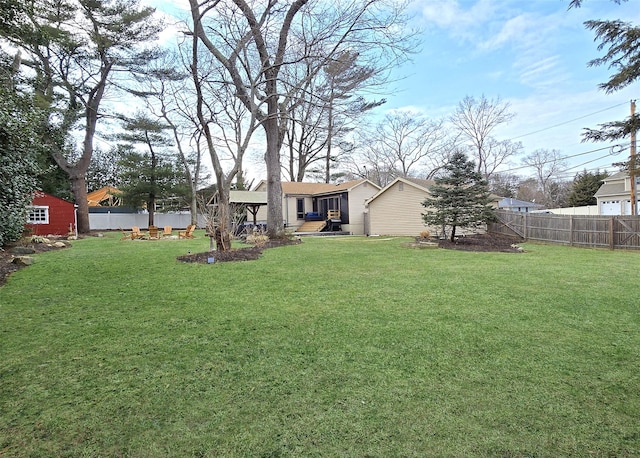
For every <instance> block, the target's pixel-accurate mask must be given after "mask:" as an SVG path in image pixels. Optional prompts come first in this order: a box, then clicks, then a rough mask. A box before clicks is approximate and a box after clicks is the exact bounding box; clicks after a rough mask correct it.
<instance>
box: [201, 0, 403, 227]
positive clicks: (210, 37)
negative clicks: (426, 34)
mask: <svg viewBox="0 0 640 458" xmlns="http://www.w3.org/2000/svg"><path fill="white" fill-rule="evenodd" d="M189 4H190V6H191V19H192V22H193V23H192V26H193V31H192V34H193V36H194V37H195V38H196V39H197V41H199V42H201V43H202V44H203V45H204V47H205V48H206V49H207V50H208V52H209V53H210V54H211V55H212V56H213V57H214V58H215V59H216V60H217V61H218V63H219V64H220V65H221V66H222V68H224V70H225V78H224V81H222V83H228V84H231V85H233V88H234V94H235V96H236V97H238V99H239V100H240V101H241V102H242V103H243V104H244V106H245V107H246V108H247V110H248V111H249V112H250V113H251V114H252V115H254V116H255V117H256V119H257V120H258V122H259V123H260V125H261V126H262V127H263V128H264V132H265V137H266V151H265V164H266V171H267V179H266V181H267V196H268V205H267V230H268V233H269V235H270V236H272V237H273V236H279V235H280V234H281V233H282V231H283V229H284V228H283V217H282V186H281V178H280V174H281V160H280V149H281V146H282V144H283V140H284V136H285V132H286V129H287V126H288V123H289V122H290V118H291V117H290V113H291V110H292V109H293V108H295V106H296V103H297V101H298V100H302V98H301V94H300V91H301V88H303V87H305V85H306V83H307V82H308V81H309V80H310V79H313V78H315V77H316V76H317V75H318V74H319V73H320V72H321V71H322V70H323V69H324V68H325V67H326V65H327V64H328V63H330V62H331V61H332V59H334V58H335V57H336V56H339V55H341V54H342V53H343V52H345V51H347V50H354V49H355V50H356V51H358V52H360V53H361V55H362V56H363V57H362V59H363V61H365V62H373V61H374V57H375V58H376V59H377V61H378V62H385V63H386V64H385V68H390V65H389V63H396V62H398V61H401V60H402V59H404V58H405V56H406V54H407V52H408V51H409V49H410V47H411V45H412V44H411V43H408V41H407V36H408V35H409V32H408V29H407V28H406V27H403V26H404V24H405V18H404V17H403V15H402V10H403V8H404V5H398V4H396V3H395V2H389V1H387V0H356V1H351V2H347V3H326V2H309V1H308V0H295V1H292V2H290V3H287V4H281V3H279V2H277V1H274V0H270V1H266V2H248V1H245V0H232V1H228V2H223V1H220V0H209V1H207V0H205V1H204V2H202V3H200V2H198V0H189ZM196 55H197V54H196ZM365 57H368V58H366V59H365ZM302 62H304V63H306V64H308V65H307V69H308V71H306V72H300V73H296V72H286V71H285V70H284V69H286V68H289V67H291V66H297V65H300V63H302ZM285 74H286V75H285ZM283 75H285V76H291V75H297V76H296V78H294V79H288V78H284V77H283Z"/></svg>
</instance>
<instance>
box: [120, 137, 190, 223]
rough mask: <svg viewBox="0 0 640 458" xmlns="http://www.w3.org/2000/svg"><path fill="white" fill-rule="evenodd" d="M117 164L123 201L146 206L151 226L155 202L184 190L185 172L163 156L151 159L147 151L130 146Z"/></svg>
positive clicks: (140, 206)
mask: <svg viewBox="0 0 640 458" xmlns="http://www.w3.org/2000/svg"><path fill="white" fill-rule="evenodd" d="M118 166H119V168H120V170H121V172H120V188H119V189H120V191H122V201H123V203H124V204H125V205H127V206H130V207H134V208H145V207H146V208H147V210H148V211H149V225H154V211H155V206H156V201H158V200H161V199H168V198H172V197H174V196H175V195H176V194H178V193H180V192H181V191H182V192H184V171H183V170H181V169H180V167H178V166H177V164H174V163H172V162H170V161H168V160H166V159H165V158H164V157H162V156H156V157H155V158H152V156H151V154H149V153H140V152H138V151H135V150H134V149H133V148H131V149H130V150H129V151H128V152H127V153H125V154H124V155H123V157H122V159H120V161H119V162H118ZM185 200H186V199H185Z"/></svg>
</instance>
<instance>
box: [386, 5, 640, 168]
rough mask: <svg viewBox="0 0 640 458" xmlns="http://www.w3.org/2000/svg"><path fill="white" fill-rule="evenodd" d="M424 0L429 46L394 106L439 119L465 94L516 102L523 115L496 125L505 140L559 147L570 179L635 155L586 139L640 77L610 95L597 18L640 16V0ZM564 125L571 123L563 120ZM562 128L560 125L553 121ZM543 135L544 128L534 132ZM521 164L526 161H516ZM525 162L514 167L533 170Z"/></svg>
mask: <svg viewBox="0 0 640 458" xmlns="http://www.w3.org/2000/svg"><path fill="white" fill-rule="evenodd" d="M568 3H569V2H568V0H528V1H525V0H478V1H464V0H418V1H415V2H413V4H412V11H413V13H414V14H415V19H416V21H417V23H418V25H419V27H420V29H421V30H422V31H423V33H422V39H423V43H422V49H421V52H420V53H419V54H418V55H416V56H415V57H414V59H413V63H411V64H408V65H405V67H404V68H402V69H400V72H401V74H404V75H408V76H407V77H406V78H405V79H404V80H402V81H400V82H399V83H398V84H397V86H398V87H397V92H395V94H393V95H392V96H390V97H388V103H387V105H386V108H387V109H389V108H392V109H402V108H407V107H410V108H412V109H415V110H417V111H420V112H424V113H426V114H427V115H428V116H432V117H442V116H448V115H450V114H451V113H453V112H454V110H455V108H456V106H457V104H458V103H459V102H460V101H461V100H462V99H463V98H464V97H465V96H474V97H476V98H478V97H481V96H482V95H483V94H484V95H485V96H486V97H487V98H490V99H492V98H496V97H500V99H501V100H502V101H504V102H508V103H509V104H510V106H511V110H512V111H513V112H514V113H515V114H516V117H515V118H514V120H513V121H512V122H510V123H509V124H508V125H504V126H502V127H501V128H500V129H498V130H497V132H496V136H497V137H498V139H500V140H502V139H513V140H515V141H520V142H522V144H523V146H524V153H525V154H530V153H532V152H533V151H534V150H535V149H538V148H546V149H557V150H560V151H561V152H562V154H563V155H565V156H574V155H578V154H580V155H579V156H575V157H573V158H569V159H568V160H567V162H568V163H569V165H570V166H571V168H570V169H569V170H567V175H569V176H571V175H573V174H575V172H578V171H580V170H582V169H584V168H587V169H593V168H596V167H600V168H601V169H604V168H609V169H611V170H613V168H611V167H610V164H611V163H612V162H619V161H622V160H624V158H625V155H626V154H628V152H626V151H625V152H622V153H620V154H618V155H616V156H606V154H607V153H608V152H609V151H608V150H605V151H597V152H593V153H589V154H581V153H587V152H588V151H591V150H595V149H599V148H603V147H605V146H607V145H606V144H594V143H582V142H581V133H582V129H583V128H584V127H596V125H597V124H598V123H602V122H606V121H611V120H616V119H622V118H624V117H625V116H628V115H629V101H630V100H631V99H634V98H636V97H637V96H638V84H635V85H632V86H631V87H629V88H627V89H625V90H622V91H620V92H617V93H614V94H609V95H607V94H605V93H604V92H603V91H601V90H599V89H598V84H599V83H602V82H604V81H606V80H607V79H608V75H609V74H610V71H609V70H608V69H607V68H606V67H588V66H587V62H588V61H590V60H592V59H594V58H597V57H599V56H601V55H602V52H600V51H598V50H597V43H596V42H594V34H593V32H591V31H589V30H586V29H585V28H584V25H583V23H584V21H586V20H589V19H623V20H625V21H629V22H634V23H638V22H640V10H639V8H638V3H637V2H634V1H633V0H631V1H629V2H628V3H623V4H621V5H617V4H616V3H614V2H613V1H610V0H585V1H584V2H583V6H582V7H581V8H578V9H571V10H567V6H568ZM559 124H562V125H559ZM552 126H557V127H552ZM534 132H537V133H535V134H534ZM513 162H514V164H513V165H512V167H511V168H512V169H514V168H515V167H516V166H517V165H519V164H518V162H519V160H518V159H515V160H514V161H513ZM530 172H531V171H530V170H526V169H517V170H514V172H513V173H518V174H523V175H527V174H529V173H530Z"/></svg>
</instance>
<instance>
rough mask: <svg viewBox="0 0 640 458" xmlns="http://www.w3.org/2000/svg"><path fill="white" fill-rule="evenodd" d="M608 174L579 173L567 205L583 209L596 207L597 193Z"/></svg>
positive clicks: (598, 172)
mask: <svg viewBox="0 0 640 458" xmlns="http://www.w3.org/2000/svg"><path fill="white" fill-rule="evenodd" d="M608 176H609V174H608V173H607V172H600V171H596V172H595V173H591V172H587V171H586V170H585V171H584V172H581V173H578V174H577V175H576V177H575V178H574V179H573V186H572V187H571V193H570V194H569V197H568V199H567V203H568V204H569V205H570V206H572V207H581V206H583V205H596V204H597V199H596V197H595V193H596V191H598V189H600V186H601V185H602V181H603V180H604V179H605V178H607V177H608Z"/></svg>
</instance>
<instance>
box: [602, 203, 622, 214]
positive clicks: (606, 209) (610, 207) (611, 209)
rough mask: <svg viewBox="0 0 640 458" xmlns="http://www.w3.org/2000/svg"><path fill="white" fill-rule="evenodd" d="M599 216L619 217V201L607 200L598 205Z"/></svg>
mask: <svg viewBox="0 0 640 458" xmlns="http://www.w3.org/2000/svg"><path fill="white" fill-rule="evenodd" d="M600 214H601V215H619V214H620V201H619V200H607V201H603V202H601V203H600Z"/></svg>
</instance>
